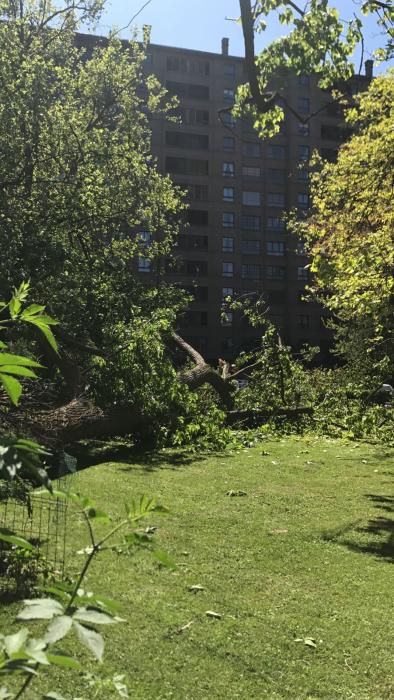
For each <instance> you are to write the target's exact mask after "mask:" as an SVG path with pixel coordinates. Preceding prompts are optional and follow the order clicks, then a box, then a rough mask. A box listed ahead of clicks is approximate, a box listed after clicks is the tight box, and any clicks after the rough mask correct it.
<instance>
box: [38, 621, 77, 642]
mask: <svg viewBox="0 0 394 700" xmlns="http://www.w3.org/2000/svg"><path fill="white" fill-rule="evenodd" d="M71 626H72V618H71V617H69V616H68V615H60V617H56V618H55V619H54V620H52V622H51V624H50V625H49V627H48V629H47V631H46V632H45V635H44V639H45V641H46V643H47V644H55V642H58V641H59V640H60V639H63V637H65V636H66V634H67V633H68V632H69V631H70V629H71Z"/></svg>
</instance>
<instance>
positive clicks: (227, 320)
mask: <svg viewBox="0 0 394 700" xmlns="http://www.w3.org/2000/svg"><path fill="white" fill-rule="evenodd" d="M233 318H234V314H233V312H232V311H225V312H224V313H222V314H221V317H220V322H221V324H222V326H232V325H233Z"/></svg>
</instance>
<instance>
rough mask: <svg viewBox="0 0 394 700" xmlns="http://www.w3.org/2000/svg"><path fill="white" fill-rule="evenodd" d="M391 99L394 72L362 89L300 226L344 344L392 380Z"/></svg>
mask: <svg viewBox="0 0 394 700" xmlns="http://www.w3.org/2000/svg"><path fill="white" fill-rule="evenodd" d="M393 104H394V76H393V74H392V73H389V74H388V75H387V76H383V77H379V78H377V79H375V80H374V81H373V83H372V84H371V86H370V88H369V90H368V92H366V93H363V94H360V95H358V96H356V98H355V106H354V107H353V108H352V109H351V110H350V111H349V112H348V115H347V121H348V123H349V124H350V125H351V126H352V127H353V129H354V130H355V133H354V135H353V137H352V138H351V139H350V140H349V141H348V142H347V143H346V145H344V146H343V147H342V148H341V149H340V151H339V157H338V162H337V163H336V164H328V163H326V164H324V165H323V166H322V167H321V170H320V171H319V172H318V173H316V174H315V175H314V176H313V178H312V201H313V210H312V216H311V217H310V218H309V219H307V220H306V221H305V222H301V223H300V224H299V225H295V229H296V230H297V232H298V233H299V235H301V236H303V237H304V238H305V240H306V243H307V247H308V249H309V253H310V255H311V257H312V265H311V269H312V271H313V272H314V274H315V277H314V281H313V285H312V289H313V292H314V294H315V295H316V296H317V298H318V300H319V301H320V302H321V303H322V304H323V305H324V306H325V307H326V308H327V309H328V310H329V311H330V312H331V314H333V315H334V318H335V319H336V327H337V337H338V351H339V352H340V353H341V354H342V355H344V356H345V357H346V358H347V359H348V361H349V363H351V364H352V365H353V366H354V365H355V364H357V365H359V366H360V367H361V366H362V364H364V368H365V369H364V375H367V374H368V375H369V376H371V377H374V376H375V377H379V375H380V378H381V379H385V380H386V381H387V380H388V379H390V377H391V376H392V373H393V371H394V364H393V363H394V355H393V337H394V327H393V293H394V277H393V269H394V252H393V239H392V231H393V226H394V218H393V207H392V172H393V167H394V162H393V153H394V136H393V134H394V130H393V125H394V110H393ZM384 375H385V376H384ZM374 381H375V380H374V379H372V380H371V384H372V385H373V383H374Z"/></svg>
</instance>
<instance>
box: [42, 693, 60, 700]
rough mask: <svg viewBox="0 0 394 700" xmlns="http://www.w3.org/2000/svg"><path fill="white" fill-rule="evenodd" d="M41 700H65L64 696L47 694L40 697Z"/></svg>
mask: <svg viewBox="0 0 394 700" xmlns="http://www.w3.org/2000/svg"><path fill="white" fill-rule="evenodd" d="M42 700H66V698H65V697H64V695H59V693H53V692H49V693H47V694H46V695H43V696H42Z"/></svg>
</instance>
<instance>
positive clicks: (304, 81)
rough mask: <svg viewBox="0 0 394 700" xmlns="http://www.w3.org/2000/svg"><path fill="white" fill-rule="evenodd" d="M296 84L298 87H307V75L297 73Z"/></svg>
mask: <svg viewBox="0 0 394 700" xmlns="http://www.w3.org/2000/svg"><path fill="white" fill-rule="evenodd" d="M298 85H299V86H300V87H309V86H310V78H309V75H299V76H298Z"/></svg>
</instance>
